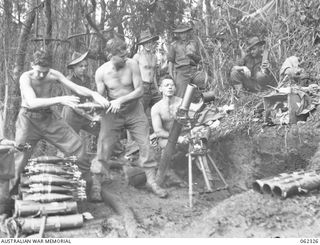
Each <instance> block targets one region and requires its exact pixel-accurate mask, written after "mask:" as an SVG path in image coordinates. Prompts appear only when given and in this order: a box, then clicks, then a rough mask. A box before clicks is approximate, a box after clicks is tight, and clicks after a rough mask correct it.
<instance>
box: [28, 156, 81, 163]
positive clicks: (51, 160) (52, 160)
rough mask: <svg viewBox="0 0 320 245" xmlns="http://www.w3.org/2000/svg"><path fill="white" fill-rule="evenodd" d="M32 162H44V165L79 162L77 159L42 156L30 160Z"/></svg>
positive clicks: (72, 157) (73, 157)
mask: <svg viewBox="0 0 320 245" xmlns="http://www.w3.org/2000/svg"><path fill="white" fill-rule="evenodd" d="M29 161H30V162H43V163H58V162H75V161H77V157H75V156H70V157H57V156H40V157H36V158H32V159H30V160H29Z"/></svg>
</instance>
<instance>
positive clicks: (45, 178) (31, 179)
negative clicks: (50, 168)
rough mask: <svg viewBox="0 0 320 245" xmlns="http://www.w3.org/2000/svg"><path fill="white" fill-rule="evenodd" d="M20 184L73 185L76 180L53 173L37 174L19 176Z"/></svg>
mask: <svg viewBox="0 0 320 245" xmlns="http://www.w3.org/2000/svg"><path fill="white" fill-rule="evenodd" d="M20 183H21V186H28V185H30V184H47V185H75V184H76V182H75V181H74V180H73V179H72V178H68V179H67V178H63V177H60V176H58V175H53V174H38V175H31V176H22V177H21V181H20Z"/></svg>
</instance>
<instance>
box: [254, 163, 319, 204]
mask: <svg viewBox="0 0 320 245" xmlns="http://www.w3.org/2000/svg"><path fill="white" fill-rule="evenodd" d="M252 186H253V189H254V190H255V191H257V192H259V193H266V194H271V195H273V196H276V197H281V198H287V197H290V196H293V195H297V194H303V193H308V192H310V191H312V190H315V189H319V188H320V169H316V170H308V171H305V170H297V171H294V172H290V173H281V174H279V175H277V176H273V177H268V178H265V179H260V180H256V181H255V182H254V183H253V184H252Z"/></svg>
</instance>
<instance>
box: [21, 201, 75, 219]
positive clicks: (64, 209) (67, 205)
mask: <svg viewBox="0 0 320 245" xmlns="http://www.w3.org/2000/svg"><path fill="white" fill-rule="evenodd" d="M77 212H78V206H77V203H76V202H51V203H38V202H34V201H25V200H16V201H15V216H18V217H26V216H31V215H32V216H34V215H53V214H75V213H77Z"/></svg>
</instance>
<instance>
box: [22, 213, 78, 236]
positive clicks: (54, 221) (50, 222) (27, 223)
mask: <svg viewBox="0 0 320 245" xmlns="http://www.w3.org/2000/svg"><path fill="white" fill-rule="evenodd" d="M16 221H17V222H18V224H19V225H20V227H21V231H22V233H35V232H39V230H40V227H41V218H22V217H21V218H17V219H16ZM82 225H83V216H82V214H71V215H63V216H49V217H48V218H47V222H46V226H45V231H52V230H56V231H59V230H63V229H70V228H79V227H81V226H82Z"/></svg>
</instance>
